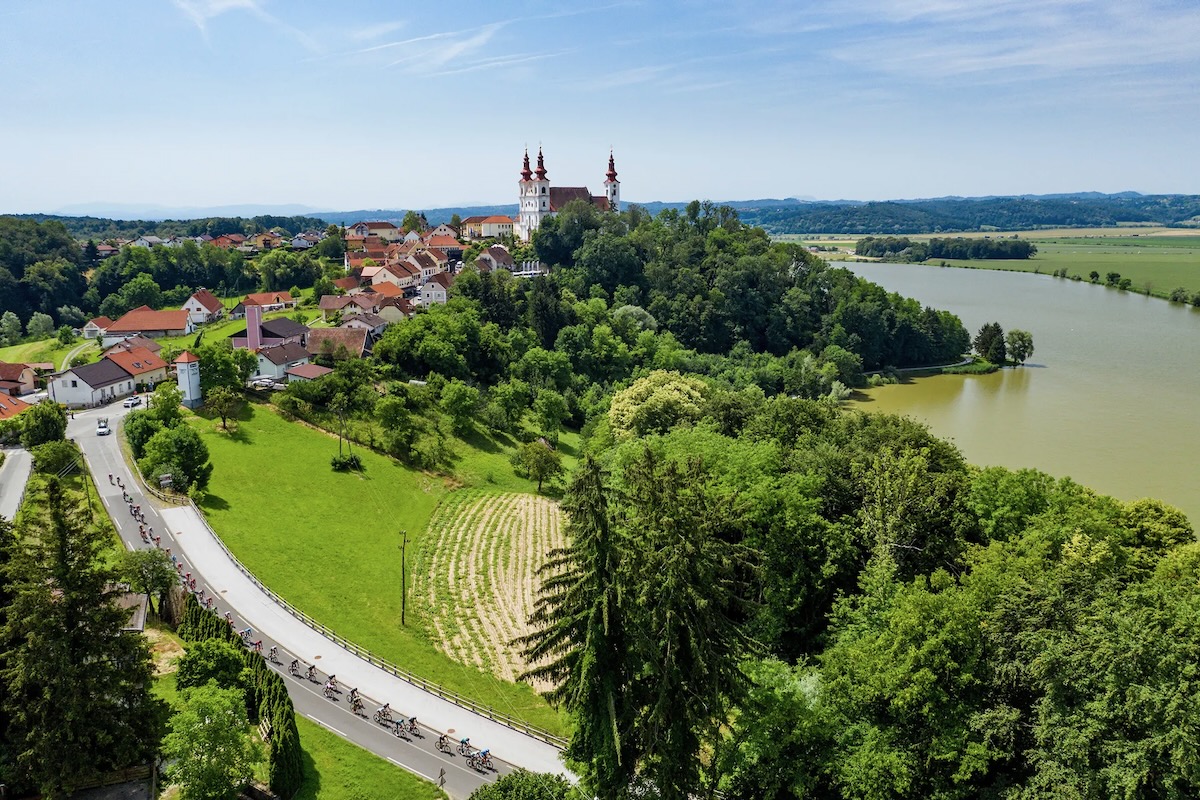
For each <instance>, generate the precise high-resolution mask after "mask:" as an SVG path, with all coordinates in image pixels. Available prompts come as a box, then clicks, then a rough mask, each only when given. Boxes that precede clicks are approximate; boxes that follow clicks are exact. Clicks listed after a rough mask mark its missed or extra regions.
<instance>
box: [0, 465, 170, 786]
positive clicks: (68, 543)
mask: <svg viewBox="0 0 1200 800" xmlns="http://www.w3.org/2000/svg"><path fill="white" fill-rule="evenodd" d="M42 494H43V496H42V497H39V498H37V501H38V502H37V503H36V504H35V506H34V507H42V508H44V509H45V511H44V512H43V513H41V514H30V515H29V516H27V517H26V518H24V519H23V520H22V522H21V524H20V526H19V528H18V530H17V536H16V541H15V542H14V544H13V548H12V554H11V560H10V561H9V562H8V563H7V564H6V565H5V567H4V569H5V577H6V578H7V579H8V582H9V585H10V590H11V592H12V601H11V603H10V604H9V606H8V607H7V608H6V609H5V619H4V627H3V641H4V645H5V651H4V653H3V654H2V656H0V658H2V663H3V669H2V671H0V678H2V680H3V683H4V686H5V689H6V690H7V692H6V695H5V696H4V698H3V702H4V704H5V708H4V711H5V712H6V713H7V715H8V717H9V726H8V730H7V744H8V745H9V747H11V752H13V753H14V754H15V759H14V760H15V768H16V773H17V776H18V777H19V779H21V780H22V781H23V782H27V783H28V784H30V785H32V786H34V787H36V788H37V789H38V790H40V791H41V792H42V793H43V794H45V795H46V796H47V797H51V798H58V797H63V796H65V794H66V793H67V791H68V790H69V789H70V788H71V787H72V786H74V785H76V784H78V783H79V782H80V781H83V780H86V779H87V778H89V777H90V776H93V775H96V774H98V773H103V772H106V771H109V770H113V769H118V768H122V767H127V766H130V765H134V764H139V763H145V762H146V761H147V760H148V759H149V758H150V756H151V755H152V754H153V753H154V752H155V751H156V750H157V747H158V743H159V740H160V738H161V736H162V730H163V723H164V719H165V706H164V704H163V703H162V701H160V700H157V699H155V698H153V697H152V696H151V694H150V686H151V663H150V652H149V649H148V647H147V645H146V643H145V640H144V639H143V638H142V637H141V636H139V635H136V634H131V633H125V632H123V631H122V628H123V627H124V626H125V625H126V624H127V622H128V618H129V615H128V612H127V611H123V610H121V609H120V608H118V607H117V606H116V605H115V603H114V600H115V598H116V596H117V595H118V594H119V593H120V590H119V589H116V588H115V585H116V582H117V575H116V573H115V571H114V570H113V569H112V568H111V567H108V566H106V565H105V562H104V550H105V548H106V543H107V534H106V532H105V531H104V530H103V529H101V528H99V527H97V526H95V525H92V524H90V523H89V522H88V520H87V514H86V511H85V510H84V508H83V506H82V503H79V502H76V501H74V500H72V499H71V498H70V497H69V496H68V495H66V494H65V493H64V491H63V487H62V486H61V485H60V483H59V482H58V481H57V480H56V479H50V480H49V481H48V482H47V484H46V488H45V489H44V490H43V492H42Z"/></svg>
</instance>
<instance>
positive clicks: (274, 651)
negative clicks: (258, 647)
mask: <svg viewBox="0 0 1200 800" xmlns="http://www.w3.org/2000/svg"><path fill="white" fill-rule="evenodd" d="M278 658H279V648H278V647H277V646H276V645H271V649H270V650H268V651H267V660H268V661H275V660H277V659H278Z"/></svg>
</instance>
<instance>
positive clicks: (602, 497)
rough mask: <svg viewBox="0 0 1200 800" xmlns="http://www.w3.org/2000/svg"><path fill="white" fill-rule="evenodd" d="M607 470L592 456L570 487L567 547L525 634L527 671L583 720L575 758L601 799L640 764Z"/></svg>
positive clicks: (556, 557) (622, 786) (553, 564)
mask: <svg viewBox="0 0 1200 800" xmlns="http://www.w3.org/2000/svg"><path fill="white" fill-rule="evenodd" d="M606 492H607V488H606V486H605V473H604V471H603V470H602V469H601V467H600V464H599V462H597V461H596V460H595V459H594V458H593V457H591V456H587V457H585V458H584V460H583V463H582V464H581V465H580V466H579V469H578V470H577V471H576V472H575V474H574V476H573V477H572V479H571V482H570V485H569V486H568V487H567V492H566V496H565V497H564V499H563V503H562V507H563V511H565V512H566V515H567V519H568V520H569V522H568V527H567V537H568V540H569V544H568V545H567V547H565V548H563V549H560V550H555V551H554V552H552V553H551V554H550V557H549V558H548V559H547V561H546V564H545V566H544V567H543V572H542V577H543V582H542V587H541V593H540V595H539V597H538V600H537V603H536V605H535V607H534V613H533V615H532V617H531V619H530V622H531V623H532V624H533V625H534V626H535V627H536V632H535V633H533V634H531V635H529V636H527V637H525V638H524V639H523V640H522V643H523V645H524V646H525V648H526V649H525V653H526V658H527V659H528V660H529V662H530V663H531V664H534V665H535V666H534V667H533V668H532V669H530V670H529V671H528V672H527V673H526V676H528V677H533V678H539V679H543V680H547V681H549V682H550V683H552V684H553V686H554V689H553V690H552V691H551V692H550V693H549V698H550V700H551V701H552V702H554V703H556V704H561V705H562V706H563V707H565V708H566V709H567V710H568V711H569V712H570V713H571V715H572V716H573V717H574V718H575V723H576V724H575V730H574V732H573V734H572V736H571V743H570V746H569V747H568V748H567V756H568V758H570V759H571V760H573V761H575V762H576V763H577V764H578V765H579V770H580V772H581V777H582V778H583V780H584V783H585V785H587V787H588V789H589V790H590V792H591V793H592V794H594V795H596V796H598V797H610V798H619V797H622V796H624V794H625V791H626V789H627V787H628V783H629V778H630V776H631V775H632V774H633V769H634V767H635V763H634V758H633V752H632V749H631V744H632V742H631V739H630V738H629V737H628V732H629V729H630V725H631V715H630V707H629V703H628V701H627V697H626V692H627V689H628V682H629V679H630V676H629V673H628V671H627V659H628V655H629V653H628V637H627V635H626V631H625V614H626V609H625V607H624V605H623V602H622V598H623V597H624V596H625V592H624V587H623V586H622V585H621V581H622V579H623V576H624V571H625V570H624V565H623V563H622V558H623V542H622V541H621V533H620V532H619V531H618V530H617V529H616V528H614V527H613V526H612V525H611V524H610V521H609V507H608V500H607V497H606Z"/></svg>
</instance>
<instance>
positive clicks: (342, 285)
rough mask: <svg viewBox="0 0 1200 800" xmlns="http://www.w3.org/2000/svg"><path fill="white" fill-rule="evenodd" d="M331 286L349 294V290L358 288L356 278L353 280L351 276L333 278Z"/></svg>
mask: <svg viewBox="0 0 1200 800" xmlns="http://www.w3.org/2000/svg"><path fill="white" fill-rule="evenodd" d="M333 285H334V286H335V287H336V288H338V289H341V290H342V291H343V292H349V291H350V290H351V289H357V288H358V286H359V284H358V278H355V277H354V276H353V275H347V276H346V277H345V278H335V279H334V281H333Z"/></svg>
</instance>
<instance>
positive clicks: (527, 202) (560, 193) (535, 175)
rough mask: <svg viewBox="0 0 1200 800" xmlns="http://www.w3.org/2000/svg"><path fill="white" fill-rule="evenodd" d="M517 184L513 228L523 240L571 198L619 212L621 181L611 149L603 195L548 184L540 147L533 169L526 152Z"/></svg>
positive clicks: (580, 187)
mask: <svg viewBox="0 0 1200 800" xmlns="http://www.w3.org/2000/svg"><path fill="white" fill-rule="evenodd" d="M517 186H518V208H517V222H516V225H514V226H513V227H514V233H516V235H517V237H518V238H520V239H521V240H522V241H525V242H528V241H529V240H530V239H531V238H532V237H533V232H534V231H536V230H537V229H538V228H539V227H541V224H542V220H544V219H547V218H549V217H553V216H554V215H555V214H557V213H558V212H559V211H560V210H561V209H562V207H563V206H565V205H566V204H567V203H569V202H571V201H572V200H583V201H584V202H586V203H591V204H592V205H594V206H596V208H598V209H600V210H602V211H620V206H621V182H620V181H618V180H617V168H616V165H615V164H614V163H613V155H612V153H611V152H610V153H609V154H608V172H606V173H605V174H604V194H601V195H594V194H592V193H591V191H590V190H589V189H588V188H587V187H586V186H551V185H550V178H549V177H547V175H546V161H545V159H544V158H543V156H542V148H540V147H539V148H538V154H537V169H536V170H531V169H530V168H529V151H528V150H526V151H525V162H524V164H523V166H522V168H521V180H520V181H518V182H517Z"/></svg>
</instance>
